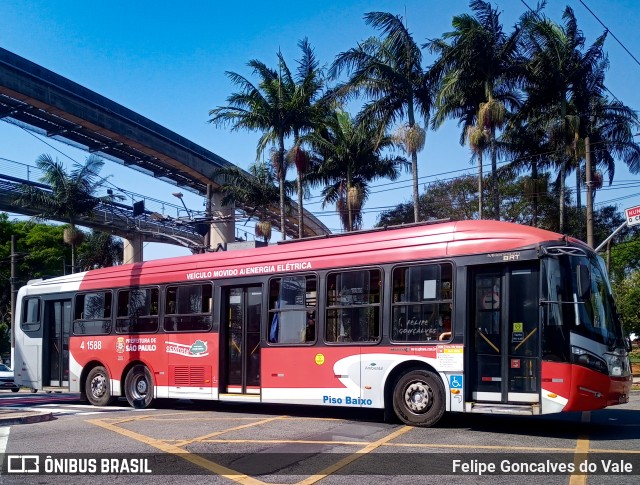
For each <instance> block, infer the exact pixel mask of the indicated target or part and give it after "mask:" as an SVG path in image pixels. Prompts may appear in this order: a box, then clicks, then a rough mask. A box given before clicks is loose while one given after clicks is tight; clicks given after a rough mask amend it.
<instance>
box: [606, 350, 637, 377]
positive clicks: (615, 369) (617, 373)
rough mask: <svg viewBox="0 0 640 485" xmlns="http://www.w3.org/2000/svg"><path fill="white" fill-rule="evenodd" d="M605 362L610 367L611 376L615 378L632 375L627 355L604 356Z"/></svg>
mask: <svg viewBox="0 0 640 485" xmlns="http://www.w3.org/2000/svg"><path fill="white" fill-rule="evenodd" d="M604 360H605V361H606V362H607V366H608V367H609V375H611V376H614V377H624V376H628V375H629V374H630V373H631V368H630V367H631V366H630V365H629V358H628V357H627V355H621V354H618V353H613V354H604Z"/></svg>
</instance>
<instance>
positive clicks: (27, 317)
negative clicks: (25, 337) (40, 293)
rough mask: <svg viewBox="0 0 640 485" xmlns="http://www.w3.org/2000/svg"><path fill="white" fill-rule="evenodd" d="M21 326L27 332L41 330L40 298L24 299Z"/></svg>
mask: <svg viewBox="0 0 640 485" xmlns="http://www.w3.org/2000/svg"><path fill="white" fill-rule="evenodd" d="M20 327H21V328H22V330H23V331H25V332H37V331H38V330H40V298H26V299H25V300H24V303H23V306H22V319H21V322H20Z"/></svg>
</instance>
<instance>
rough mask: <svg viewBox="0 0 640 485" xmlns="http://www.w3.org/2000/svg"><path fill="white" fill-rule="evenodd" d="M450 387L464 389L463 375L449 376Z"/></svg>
mask: <svg viewBox="0 0 640 485" xmlns="http://www.w3.org/2000/svg"><path fill="white" fill-rule="evenodd" d="M449 387H450V388H451V389H462V376H460V375H455V376H449Z"/></svg>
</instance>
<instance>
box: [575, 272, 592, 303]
mask: <svg viewBox="0 0 640 485" xmlns="http://www.w3.org/2000/svg"><path fill="white" fill-rule="evenodd" d="M576 270H577V275H576V276H577V280H578V281H577V283H578V295H579V296H580V300H581V301H586V300H588V299H589V297H590V296H591V273H590V271H589V268H588V267H587V266H584V265H582V264H579V265H578V266H577V267H576Z"/></svg>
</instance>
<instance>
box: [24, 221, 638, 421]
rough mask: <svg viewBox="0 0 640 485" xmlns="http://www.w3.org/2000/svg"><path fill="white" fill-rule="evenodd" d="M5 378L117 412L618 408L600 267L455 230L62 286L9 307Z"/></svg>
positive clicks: (37, 286)
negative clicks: (115, 404) (249, 405)
mask: <svg viewBox="0 0 640 485" xmlns="http://www.w3.org/2000/svg"><path fill="white" fill-rule="evenodd" d="M16 308H18V309H19V311H17V312H16V313H17V315H16V322H15V325H16V339H15V342H16V348H15V359H16V363H15V366H14V368H15V372H16V375H15V378H16V382H17V383H18V384H20V385H22V386H26V387H30V388H33V389H50V388H56V387H64V388H68V389H69V390H70V391H72V392H80V393H82V394H83V395H84V396H86V398H87V399H88V400H89V401H90V402H91V403H93V404H95V405H106V404H108V403H109V402H111V401H112V400H113V399H114V398H116V397H117V396H126V398H127V400H128V401H129V403H131V404H132V405H134V406H138V407H145V406H149V404H150V403H151V401H152V400H153V399H155V398H189V399H209V400H219V401H244V402H256V403H257V402H263V403H287V404H311V405H317V406H351V407H358V408H379V409H384V410H385V413H386V415H387V417H391V416H393V414H395V415H397V417H398V418H400V419H401V420H402V421H404V422H405V423H407V424H412V425H418V426H430V425H432V424H434V423H436V422H437V421H438V420H439V419H440V417H441V416H442V415H443V413H444V412H445V411H447V412H478V413H505V414H528V415H536V414H545V413H555V412H561V411H579V410H594V409H600V408H604V407H606V406H610V405H614V404H619V403H624V402H628V399H629V392H630V388H631V375H630V366H629V359H628V346H627V344H626V342H625V339H624V335H623V330H622V327H621V325H620V322H619V321H618V318H617V316H616V311H615V308H614V303H613V299H612V295H611V288H610V285H609V282H608V279H607V274H606V271H605V269H604V265H603V263H602V260H601V259H600V258H599V257H597V256H596V254H595V253H594V252H593V250H592V249H590V248H589V247H588V246H586V245H585V244H583V243H581V242H580V241H578V240H575V239H571V238H568V237H564V236H561V235H559V234H556V233H552V232H548V231H544V230H541V229H536V228H532V227H527V226H519V225H515V224H509V223H503V222H494V221H464V222H448V223H438V224H431V225H429V224H425V225H412V226H407V227H402V228H394V229H388V230H375V231H364V232H361V233H354V234H350V235H341V236H336V237H325V238H317V239H310V240H302V241H296V242H290V243H285V244H279V245H273V246H268V247H264V248H256V249H248V250H246V249H245V250H238V251H226V252H215V253H206V254H199V255H193V256H185V257H179V258H171V259H165V260H157V261H149V262H144V263H136V264H129V265H122V266H116V267H112V268H104V269H98V270H93V271H87V272H84V273H77V274H73V275H68V276H64V277H60V278H53V279H48V280H40V281H35V282H31V283H29V284H28V285H27V286H25V287H23V288H22V289H21V290H20V291H19V293H18V300H17V306H16Z"/></svg>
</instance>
